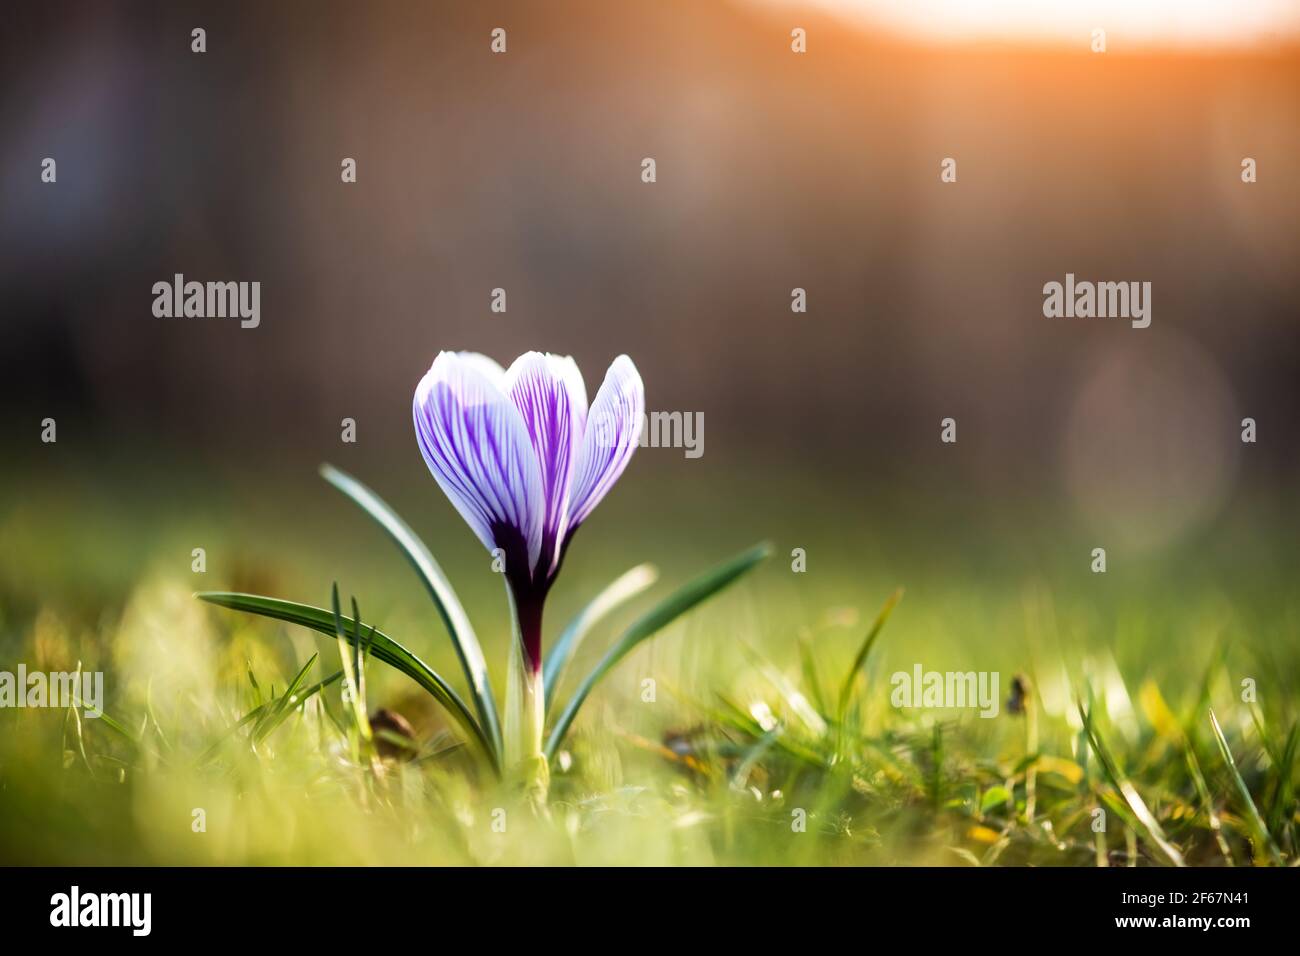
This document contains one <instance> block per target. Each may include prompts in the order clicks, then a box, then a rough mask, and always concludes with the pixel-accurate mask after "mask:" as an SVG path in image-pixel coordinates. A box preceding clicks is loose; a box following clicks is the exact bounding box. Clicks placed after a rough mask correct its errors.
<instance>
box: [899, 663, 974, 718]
mask: <svg viewBox="0 0 1300 956" xmlns="http://www.w3.org/2000/svg"><path fill="white" fill-rule="evenodd" d="M889 683H890V685H891V686H892V687H893V690H892V691H891V692H890V694H889V702H890V703H891V704H892V705H893V706H895V707H900V708H901V707H934V708H954V709H961V708H976V707H978V708H979V715H980V716H981V717H996V716H997V715H998V683H999V676H998V672H997V671H927V670H924V669H923V668H922V667H921V665H920V664H913V665H912V670H911V672H910V673H909V672H908V671H895V672H894V674H893V676H891V677H890V678H889Z"/></svg>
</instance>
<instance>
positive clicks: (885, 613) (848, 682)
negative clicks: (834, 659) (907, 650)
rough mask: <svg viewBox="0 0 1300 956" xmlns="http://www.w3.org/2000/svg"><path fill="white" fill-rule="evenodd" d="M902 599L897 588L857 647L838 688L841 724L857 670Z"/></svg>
mask: <svg viewBox="0 0 1300 956" xmlns="http://www.w3.org/2000/svg"><path fill="white" fill-rule="evenodd" d="M902 599H903V589H902V588H897V589H896V590H895V591H894V593H893V594H891V595H890V596H889V599H888V600H887V601H885V606H884V607H882V608H881V609H880V613H879V614H877V615H876V619H875V621H874V622H872V625H871V630H869V631H867V636H866V637H865V638H864V639H863V641H862V646H861V647H859V648H858V653H857V656H856V657H854V658H853V666H852V667H850V668H849V672H848V673H847V674H845V675H844V684H843V686H842V687H841V688H840V703H839V710H838V711H837V720H838V722H839V723H840V724H841V725H843V723H844V718H845V716H846V715H847V714H848V712H849V701H850V700H851V699H852V697H853V685H854V683H855V682H856V680H857V676H858V672H859V671H860V670H862V665H863V664H865V663H866V662H867V655H868V654H870V653H871V648H872V647H873V646H874V645H875V643H876V638H878V637H879V636H880V631H881V629H883V628H884V626H885V622H886V621H888V620H889V615H890V614H892V613H893V610H894V608H895V607H896V606H897V605H898V602H899V601H901V600H902Z"/></svg>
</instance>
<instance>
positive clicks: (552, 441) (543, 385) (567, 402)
mask: <svg viewBox="0 0 1300 956" xmlns="http://www.w3.org/2000/svg"><path fill="white" fill-rule="evenodd" d="M505 392H506V394H507V395H508V396H509V397H510V400H511V401H512V402H514V404H515V407H516V408H518V409H519V414H520V415H521V416H522V417H523V420H524V425H525V427H527V429H528V436H529V439H530V441H531V442H532V446H533V451H534V452H535V453H536V455H537V461H538V465H539V467H540V470H541V480H542V509H543V510H542V546H541V557H540V559H539V561H538V563H537V565H536V566H535V567H534V575H535V576H536V577H537V578H538V579H539V580H546V579H547V578H549V577H550V575H552V574H553V573H554V572H555V570H556V565H557V563H558V561H559V546H560V543H561V542H562V541H564V537H565V534H566V532H567V531H568V527H569V492H570V488H571V486H572V482H573V472H574V466H575V465H576V464H577V458H578V450H579V448H580V447H581V446H580V442H581V440H582V434H583V428H584V425H585V424H586V420H587V388H586V386H585V385H584V384H583V382H582V373H581V372H579V371H578V366H577V364H576V363H575V362H574V361H573V359H571V358H569V357H567V356H559V355H550V354H543V353H541V352H526V353H525V354H523V355H521V356H519V358H517V359H516V360H515V362H514V364H513V365H511V366H510V369H509V370H508V371H507V372H506V373H505Z"/></svg>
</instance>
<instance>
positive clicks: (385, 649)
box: [195, 591, 497, 769]
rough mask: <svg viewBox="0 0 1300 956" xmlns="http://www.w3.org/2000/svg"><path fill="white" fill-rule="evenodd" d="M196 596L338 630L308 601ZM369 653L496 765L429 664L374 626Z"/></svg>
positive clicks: (479, 734) (209, 594) (474, 726)
mask: <svg viewBox="0 0 1300 956" xmlns="http://www.w3.org/2000/svg"><path fill="white" fill-rule="evenodd" d="M195 597H197V598H198V599H199V600H201V601H206V602H208V603H209V604H215V605H217V606H218V607H226V608H230V609H232V610H235V611H246V612H248V613H249V614H259V615H261V616H262V617H270V618H274V619H276V620H278V621H287V622H289V623H290V624H300V625H302V626H303V627H307V628H311V630H313V631H316V632H318V633H320V634H324V635H326V636H327V637H332V638H337V631H336V630H335V627H334V614H333V612H332V611H327V610H325V609H324V608H319V607H312V606H311V605H310V604H297V603H295V602H293V601H282V600H280V599H279V598H271V597H263V596H261V595H258V594H238V593H235V592H232V591H201V592H199V593H198V594H196V595H195ZM341 620H342V623H343V625H344V630H345V632H346V633H345V635H344V636H345V638H346V639H347V640H349V641H353V640H355V637H356V635H354V634H352V633H351V632H347V625H350V624H353V623H354V622H353V621H352V620H351V619H350V618H346V617H344V618H342V619H341ZM370 653H371V654H372V655H373V656H374V657H376V658H378V659H379V660H381V661H383V662H384V663H385V664H387V665H389V666H390V667H394V668H396V669H397V670H399V671H401V672H402V673H403V674H405V675H406V676H407V677H409V678H411V680H413V681H415V682H416V683H417V684H419V685H420V686H421V687H423V688H424V689H425V690H426V691H428V692H429V694H430V695H431V696H432V697H433V699H434V700H436V701H437V702H438V703H440V704H441V705H442V706H443V707H444V708H445V709H446V710H447V712H448V713H449V714H451V716H452V719H453V720H455V721H456V723H457V724H458V725H459V726H460V728H461V729H462V730H463V731H464V732H465V737H466V739H467V740H469V741H470V743H472V744H474V745H475V746H476V747H477V748H478V749H479V750H480V751H481V752H482V753H483V755H484V756H485V757H486V758H487V759H488V762H489V763H490V764H491V765H492V767H493V769H496V767H497V763H496V758H495V755H494V752H493V750H492V747H491V745H490V744H489V743H488V741H487V738H486V737H484V735H483V730H482V729H481V728H480V727H479V725H478V724H477V722H475V720H474V717H473V715H472V714H471V713H470V712H469V709H468V708H467V707H466V706H465V702H464V701H463V700H461V699H460V695H458V694H457V693H456V692H455V691H454V690H452V688H451V687H450V686H449V685H448V684H447V682H446V681H445V680H443V679H442V678H441V677H440V676H439V675H438V674H437V673H436V672H435V671H434V670H433V669H432V668H431V667H429V665H428V664H426V663H424V661H422V660H420V659H419V658H418V657H416V656H415V655H414V654H412V653H411V652H410V651H409V650H407V649H406V648H405V647H403V646H402V645H401V644H399V643H398V642H397V641H395V640H393V639H392V638H391V637H389V636H388V635H387V634H385V633H384V632H383V631H380V630H376V631H375V632H374V635H373V637H372V638H371V640H370Z"/></svg>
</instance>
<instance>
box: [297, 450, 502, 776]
mask: <svg viewBox="0 0 1300 956" xmlns="http://www.w3.org/2000/svg"><path fill="white" fill-rule="evenodd" d="M320 473H321V477H323V478H324V479H325V480H326V481H328V482H329V483H330V484H331V485H333V486H334V487H335V488H337V489H338V490H339V491H341V492H343V493H344V494H345V495H347V496H348V497H349V498H351V499H352V500H353V501H354V502H356V503H357V504H358V505H360V506H361V508H362V510H363V511H365V513H366V514H368V515H370V517H371V518H373V519H374V520H375V522H376V523H378V525H379V526H380V527H381V528H383V529H384V530H385V531H386V532H388V535H389V537H391V538H392V539H393V540H394V541H395V542H396V543H397V546H398V547H399V548H401V549H402V553H403V554H404V555H406V559H407V560H408V561H410V562H411V566H412V567H413V568H415V571H416V573H417V574H419V576H420V580H421V581H422V582H423V583H424V587H425V590H427V591H428V592H429V596H430V597H431V598H433V603H434V606H435V607H437V609H438V614H439V616H441V617H442V623H443V624H444V625H446V627H447V633H448V634H450V635H451V643H452V645H453V646H454V647H455V648H456V655H457V656H458V657H459V658H460V666H461V668H462V669H463V670H464V671H465V679H466V680H467V681H468V682H469V687H470V692H471V693H472V695H473V697H474V708H475V710H477V711H478V717H479V722H480V725H481V726H482V728H483V730H484V731H485V734H486V739H487V740H488V742H489V752H490V753H491V754H492V758H493V762H494V763H495V764H497V765H498V766H499V765H500V755H501V753H502V743H501V725H500V722H499V719H498V717H497V705H496V700H495V698H494V697H493V696H492V684H491V682H490V680H489V679H488V669H487V662H486V661H485V660H484V658H483V649H482V648H481V647H480V646H479V642H478V637H477V635H475V633H474V628H473V626H472V625H471V624H470V622H469V615H467V614H466V613H465V608H464V606H463V605H462V604H461V603H460V598H458V597H456V592H455V590H454V589H453V588H452V586H451V582H450V581H448V580H447V575H445V574H444V573H443V571H442V568H441V567H439V566H438V562H437V561H435V560H434V559H433V554H432V553H431V552H430V551H429V549H428V548H427V547H426V546H425V544H424V542H423V541H421V540H420V538H419V536H418V535H417V534H416V533H415V532H414V531H412V530H411V528H410V526H409V525H407V523H406V522H405V521H403V520H402V519H401V518H399V517H398V516H397V513H396V512H395V511H393V509H392V508H390V507H389V506H388V504H387V503H386V502H385V501H384V500H383V499H382V498H380V497H379V496H378V495H377V494H375V493H374V492H373V491H371V490H370V489H369V488H367V487H366V486H365V485H363V484H362V483H361V482H359V481H357V480H356V479H355V478H353V477H352V476H351V475H349V474H347V473H345V472H342V471H339V470H338V469H337V468H335V467H334V466H333V465H321V468H320Z"/></svg>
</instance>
